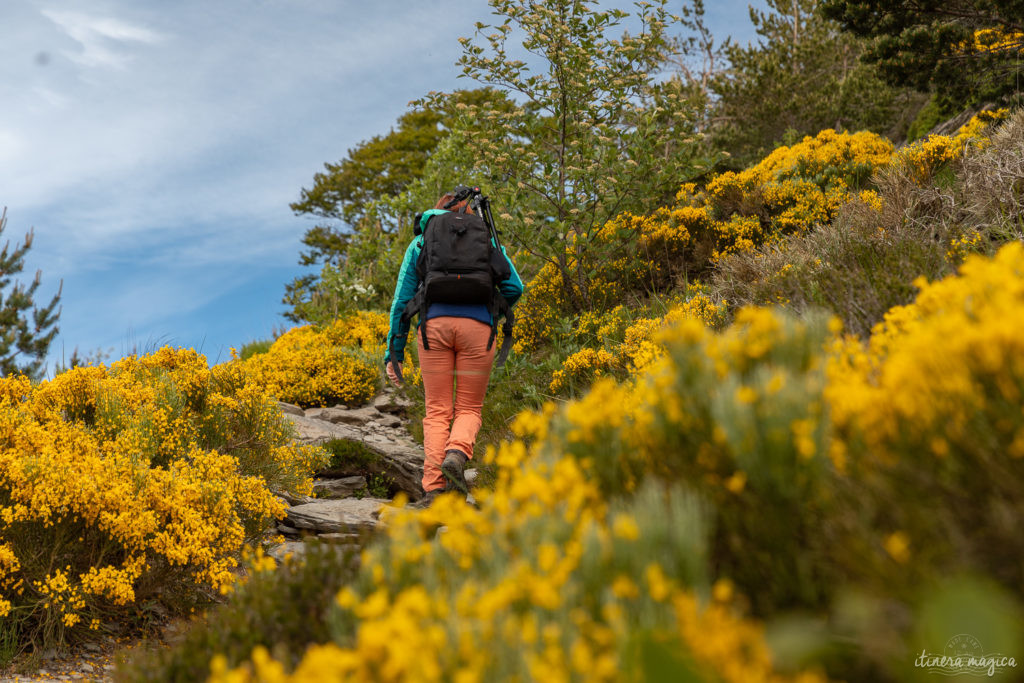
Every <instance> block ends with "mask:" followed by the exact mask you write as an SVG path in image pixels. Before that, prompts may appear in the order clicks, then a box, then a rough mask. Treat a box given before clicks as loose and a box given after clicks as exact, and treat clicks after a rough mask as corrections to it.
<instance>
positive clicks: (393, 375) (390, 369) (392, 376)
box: [384, 361, 402, 387]
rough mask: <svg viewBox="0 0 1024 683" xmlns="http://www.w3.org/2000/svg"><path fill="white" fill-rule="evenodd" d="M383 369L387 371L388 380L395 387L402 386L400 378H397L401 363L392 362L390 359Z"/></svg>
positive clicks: (400, 370)
mask: <svg viewBox="0 0 1024 683" xmlns="http://www.w3.org/2000/svg"><path fill="white" fill-rule="evenodd" d="M384 369H385V371H386V372H387V376H388V381H389V382H391V383H392V384H394V385H395V386H396V387H400V386H402V380H400V379H399V378H398V375H399V373H401V372H402V364H401V363H392V362H391V361H388V364H387V365H386V366H385V367H384ZM396 369H397V372H396Z"/></svg>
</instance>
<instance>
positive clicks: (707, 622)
mask: <svg viewBox="0 0 1024 683" xmlns="http://www.w3.org/2000/svg"><path fill="white" fill-rule="evenodd" d="M523 426H524V427H526V428H528V429H529V428H530V427H529V425H523ZM494 457H495V459H496V461H497V464H498V467H499V472H500V473H499V476H498V481H497V483H496V486H495V489H494V490H493V491H490V492H481V494H480V498H479V504H480V510H479V511H478V510H476V509H473V508H471V507H470V506H468V505H467V504H466V503H465V502H463V501H461V500H459V499H457V498H456V497H454V496H442V497H441V498H439V499H438V501H436V502H435V504H434V505H433V506H432V507H431V508H429V509H427V510H425V511H423V512H417V511H412V510H399V509H394V510H389V511H388V515H387V518H386V523H387V531H386V538H384V539H382V542H380V543H378V544H376V545H374V546H371V547H370V548H368V549H367V550H365V551H364V553H363V558H362V563H361V565H362V570H361V572H360V576H359V579H358V580H357V581H356V582H354V583H353V584H352V585H350V586H347V587H346V588H343V589H342V590H341V592H340V593H339V594H338V596H337V600H336V605H335V615H334V618H333V623H334V625H335V634H334V638H333V640H332V642H330V643H327V644H317V645H313V646H311V648H310V649H309V651H308V652H307V653H306V655H305V657H304V658H303V659H302V661H301V662H300V663H299V664H298V665H297V667H295V668H294V670H293V671H291V672H289V671H288V669H290V668H291V667H286V666H285V662H282V661H280V660H279V659H277V658H275V657H273V656H271V655H270V654H269V653H268V650H267V649H266V648H263V647H260V648H257V649H256V650H255V651H254V653H253V656H252V658H251V660H250V661H248V662H244V663H242V664H241V665H240V666H234V667H232V666H231V664H232V663H230V662H229V661H228V660H227V659H226V658H225V657H222V656H220V657H217V658H215V659H214V660H213V662H212V665H211V670H212V673H213V675H212V677H211V681H217V682H220V681H225V682H226V681H239V682H240V681H256V680H259V681H268V682H270V681H304V680H314V679H315V680H326V681H340V680H377V681H400V680H422V681H441V680H459V681H485V680H514V679H519V680H545V681H548V680H551V681H569V680H579V681H591V680H597V681H611V680H621V679H622V678H623V677H624V676H629V675H633V676H635V677H636V678H637V679H639V680H645V679H648V678H653V677H658V676H662V677H664V676H676V677H681V678H682V679H684V680H701V681H704V680H706V681H719V680H721V681H737V682H739V681H778V682H782V681H786V680H800V681H804V682H806V683H810V682H811V681H817V680H822V679H821V678H820V677H819V676H816V675H815V674H813V673H806V674H803V675H801V676H797V677H794V678H790V677H787V676H783V675H779V674H777V673H775V672H774V671H773V665H772V655H771V653H770V651H769V650H768V648H767V647H766V645H765V643H764V641H763V638H762V633H761V629H760V627H759V626H758V625H757V624H755V623H752V622H750V621H747V620H744V619H742V618H740V617H738V616H737V615H736V614H735V613H734V611H733V609H732V607H731V605H730V604H729V602H728V600H729V597H730V596H729V592H728V591H727V590H725V591H723V590H717V591H714V594H715V595H717V596H718V597H717V599H712V598H711V596H710V595H709V593H710V591H709V590H708V588H707V586H706V584H705V577H704V574H703V571H704V570H703V566H702V565H703V561H704V557H705V553H706V551H705V548H704V540H703V538H704V512H703V510H702V507H701V505H700V504H699V503H698V502H697V501H696V499H695V498H694V497H693V496H692V495H689V494H687V493H686V492H685V491H684V490H681V489H661V488H658V487H651V488H648V489H645V490H643V491H642V492H640V494H639V495H637V496H636V497H634V498H633V499H632V500H630V501H628V502H619V503H613V504H609V503H608V502H606V501H605V498H604V497H603V496H602V495H601V494H600V491H599V490H598V488H597V487H596V486H595V484H594V480H593V473H592V472H591V471H590V468H589V466H588V465H586V464H585V463H582V462H580V461H576V460H574V459H572V458H565V457H559V456H557V455H555V454H553V453H550V452H542V451H540V450H535V449H531V448H528V447H527V446H525V445H524V443H522V442H518V443H514V444H507V445H505V446H503V447H502V448H501V449H500V450H499V451H498V452H497V454H496V455H495V456H494ZM441 525H444V527H445V528H444V529H443V530H441V531H438V528H439V527H440V526H441ZM411 643H418V644H419V646H417V647H410V644H411ZM627 672H630V673H627Z"/></svg>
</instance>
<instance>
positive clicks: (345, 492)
mask: <svg viewBox="0 0 1024 683" xmlns="http://www.w3.org/2000/svg"><path fill="white" fill-rule="evenodd" d="M365 489H366V477H363V476H354V477H342V478H341V479H316V480H314V481H313V496H314V497H315V498H320V499H323V498H347V497H349V496H354V495H355V494H356V493H357V492H359V491H363V490H365ZM302 502H303V503H309V502H312V501H308V500H304V501H302Z"/></svg>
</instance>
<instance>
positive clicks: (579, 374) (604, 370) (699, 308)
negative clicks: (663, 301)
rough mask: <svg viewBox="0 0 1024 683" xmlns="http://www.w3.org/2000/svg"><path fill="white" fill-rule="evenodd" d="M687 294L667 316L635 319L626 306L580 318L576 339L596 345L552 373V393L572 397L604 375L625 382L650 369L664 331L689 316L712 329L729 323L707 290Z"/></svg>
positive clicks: (690, 290)
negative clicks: (624, 380)
mask: <svg viewBox="0 0 1024 683" xmlns="http://www.w3.org/2000/svg"><path fill="white" fill-rule="evenodd" d="M687 293H688V295H689V298H687V299H685V300H684V301H682V302H681V303H678V304H672V305H671V306H670V308H669V310H668V312H667V313H666V314H665V315H663V316H657V317H638V318H636V319H635V320H632V321H631V320H630V319H629V314H628V312H627V310H626V309H625V307H624V306H621V305H620V306H616V307H615V308H614V309H612V310H611V311H607V312H606V313H604V314H595V313H586V314H583V315H581V316H580V318H579V322H578V323H577V329H576V335H575V336H576V338H577V339H578V340H582V341H585V342H587V343H589V344H593V345H594V346H586V347H584V348H583V349H581V350H579V351H577V352H575V353H572V354H570V355H569V356H568V357H567V358H566V359H565V361H563V363H562V367H561V368H560V369H558V370H555V372H554V373H553V374H552V376H551V383H550V385H549V387H548V389H549V390H550V391H552V392H555V393H560V392H561V393H564V392H566V391H569V392H570V393H573V392H575V391H577V390H582V389H584V388H586V387H588V386H590V384H591V383H592V382H593V381H594V380H595V379H597V378H598V377H601V376H602V375H605V374H609V373H611V374H612V375H613V376H616V377H619V378H620V379H621V378H625V377H627V376H628V375H629V374H630V373H634V372H636V371H637V370H642V369H643V368H645V367H647V366H648V365H649V364H650V363H651V362H653V361H654V360H655V359H656V358H658V357H659V356H660V355H661V354H662V353H663V351H664V346H663V345H662V344H661V343H660V342H659V341H658V339H657V336H658V335H657V333H658V331H659V330H661V329H662V328H664V327H666V326H669V325H672V324H674V323H676V322H678V321H679V320H682V319H683V318H687V317H689V318H694V319H696V320H700V321H701V322H703V323H704V324H705V325H709V326H715V325H718V324H720V323H721V322H722V321H723V320H724V316H725V310H724V306H722V305H719V304H716V303H714V302H713V301H712V300H711V299H710V298H709V297H708V296H707V294H706V293H705V292H704V289H703V288H701V287H699V286H693V287H690V288H689V289H688V292H687ZM595 347H596V348H595Z"/></svg>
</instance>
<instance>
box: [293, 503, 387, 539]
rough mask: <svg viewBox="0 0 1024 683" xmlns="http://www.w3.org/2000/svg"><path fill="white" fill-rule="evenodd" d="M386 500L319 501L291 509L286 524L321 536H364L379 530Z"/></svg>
mask: <svg viewBox="0 0 1024 683" xmlns="http://www.w3.org/2000/svg"><path fill="white" fill-rule="evenodd" d="M388 502H389V501H387V500H384V499H382V498H343V499H340V500H318V501H316V502H313V503H306V504H305V505H297V506H295V507H293V508H289V509H288V516H287V517H286V518H285V521H286V522H287V523H288V524H290V525H291V526H293V527H295V528H297V529H304V530H308V531H312V532H314V533H317V534H339V533H347V534H352V533H357V534H358V533H363V532H371V531H373V530H374V529H376V528H377V524H378V523H379V522H378V516H379V515H380V510H381V508H382V507H384V506H385V505H386V504H387V503H388Z"/></svg>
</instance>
